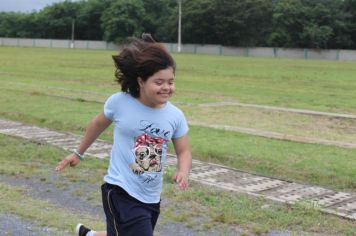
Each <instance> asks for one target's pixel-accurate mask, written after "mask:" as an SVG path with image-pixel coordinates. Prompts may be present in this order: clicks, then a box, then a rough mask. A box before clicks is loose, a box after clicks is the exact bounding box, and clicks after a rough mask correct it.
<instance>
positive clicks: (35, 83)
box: [0, 47, 356, 191]
mask: <svg viewBox="0 0 356 236" xmlns="http://www.w3.org/2000/svg"><path fill="white" fill-rule="evenodd" d="M115 53H116V52H113V51H93V50H67V49H46V48H43V49H39V48H10V47H0V60H1V61H2V62H3V63H1V64H0V82H1V83H0V108H1V109H0V117H1V118H5V119H10V120H17V121H21V122H24V123H28V124H34V125H38V126H41V127H48V128H50V129H55V130H59V131H66V132H73V133H77V134H83V131H84V129H85V127H86V125H87V123H88V122H89V121H90V119H92V117H94V115H96V114H97V113H98V112H100V111H101V110H102V106H103V105H102V102H103V101H105V99H106V98H107V97H108V96H109V95H110V94H111V93H113V92H115V91H118V90H119V86H118V85H117V84H115V83H114V82H113V78H114V77H113V73H114V68H113V65H112V61H111V55H113V54H115ZM174 57H175V59H176V60H177V64H178V69H177V93H176V95H175V96H174V97H173V101H174V102H188V103H193V104H197V103H206V102H216V101H241V102H248V103H259V104H268V105H277V106H285V107H295V108H298V107H299V108H308V109H315V110H325V111H342V112H355V113H356V99H353V98H355V96H356V95H355V93H354V91H356V90H355V86H356V73H355V72H356V66H355V65H356V64H355V63H353V62H338V61H337V62H336V61H305V60H281V59H261V58H238V57H222V56H206V55H188V54H187V55H184V54H178V55H177V54H176V55H174ZM330 94H333V96H331V97H332V99H331V97H330V96H329V95H330ZM88 101H92V102H88ZM180 106H181V107H182V109H183V110H184V111H185V112H186V113H187V116H188V118H189V119H194V120H200V121H206V122H208V123H219V124H222V125H236V126H244V127H251V128H260V129H264V130H271V131H278V132H282V133H287V134H298V135H301V136H303V135H306V136H312V137H313V136H314V137H319V138H330V139H335V140H339V141H350V142H351V141H353V140H356V134H355V132H354V130H355V123H354V122H353V121H338V120H334V119H327V118H325V119H324V118H315V117H314V118H310V117H305V116H301V115H295V114H281V113H279V114H276V113H275V112H265V113H263V114H262V113H261V112H256V111H251V110H249V109H240V108H236V107H230V108H226V107H221V108H201V107H200V108H199V106H192V107H189V106H184V105H180ZM239 119H240V120H239ZM333 126H335V127H333ZM314 128H315V129H314ZM190 136H191V138H190V140H191V144H192V150H193V156H194V158H197V159H201V160H206V161H211V162H215V163H219V164H223V165H227V166H230V167H234V168H237V169H242V170H247V171H251V172H255V173H258V174H264V175H269V176H275V177H280V178H284V179H290V180H298V181H302V182H305V183H311V184H317V185H322V186H325V187H329V188H333V189H338V190H350V191H355V188H356V186H355V183H356V159H355V158H353V157H354V156H355V150H353V149H344V148H336V147H331V146H322V145H310V144H301V143H294V142H287V141H278V140H270V139H267V138H260V137H256V136H252V135H243V134H239V133H237V132H228V131H222V130H213V129H209V128H204V127H199V126H191V130H190ZM101 138H102V139H105V140H108V141H111V140H112V131H111V129H108V130H107V131H105V132H104V134H103V135H102V136H101Z"/></svg>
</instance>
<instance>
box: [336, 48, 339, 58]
mask: <svg viewBox="0 0 356 236" xmlns="http://www.w3.org/2000/svg"><path fill="white" fill-rule="evenodd" d="M336 60H337V61H338V60H340V49H338V50H336Z"/></svg>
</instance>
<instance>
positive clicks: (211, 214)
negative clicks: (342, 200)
mask: <svg viewBox="0 0 356 236" xmlns="http://www.w3.org/2000/svg"><path fill="white" fill-rule="evenodd" d="M0 145H1V147H3V148H1V149H0V162H1V163H2V164H1V166H0V174H1V175H3V176H9V177H11V176H13V178H38V179H41V181H48V184H51V185H53V186H57V187H58V188H59V189H62V190H63V191H67V189H68V184H69V185H70V184H71V183H73V182H78V183H80V184H81V185H85V184H86V183H88V182H90V183H91V184H94V185H96V186H97V187H98V188H99V186H100V184H101V182H102V177H103V175H104V174H105V173H106V168H107V165H108V161H107V160H100V159H96V158H88V159H87V160H86V161H83V162H81V163H80V164H79V166H77V167H75V168H68V169H66V170H65V171H64V172H63V173H61V174H57V173H55V172H54V167H55V165H56V163H57V162H58V161H59V160H61V159H62V158H63V156H65V155H66V154H67V152H65V151H63V150H60V149H56V148H54V147H51V146H46V145H38V144H35V143H32V142H29V141H25V140H21V139H18V138H12V137H8V136H4V135H0ZM172 173H173V171H172V169H168V171H167V172H166V175H165V178H164V190H163V194H162V198H163V199H168V201H169V204H167V205H166V206H164V207H162V216H161V217H160V218H161V219H162V221H161V224H164V223H167V222H169V221H174V222H183V223H185V224H186V225H187V226H188V227H192V228H193V229H195V230H204V229H209V228H219V229H224V228H225V229H226V230H227V229H228V228H229V227H239V228H242V229H243V230H244V231H246V232H250V233H254V234H261V233H264V232H268V231H270V230H292V231H295V232H300V231H303V232H317V233H321V234H323V233H328V234H332V235H350V236H351V235H353V233H354V232H356V225H355V223H354V222H352V221H348V220H345V219H342V218H339V217H336V216H332V215H325V214H322V213H320V212H319V211H318V209H317V208H313V207H310V206H308V205H303V204H300V205H295V206H288V205H284V204H276V203H273V202H269V201H266V200H263V199H256V198H251V197H247V196H246V195H241V194H235V193H231V192H224V191H216V190H214V189H211V188H208V187H204V186H201V185H198V184H195V183H192V184H191V188H190V189H189V190H188V191H184V192H182V191H177V188H176V186H174V184H172V182H171V177H172ZM54 175H55V176H56V178H53V176H54ZM49 180H50V181H49ZM31 191H35V190H33V189H31V188H26V187H21V188H19V187H14V186H10V185H8V184H4V183H0V213H5V212H7V213H12V214H15V215H18V216H20V217H21V218H23V219H26V220H29V221H30V222H33V223H34V224H35V225H39V226H44V225H45V226H47V227H51V228H53V229H55V230H56V231H67V230H68V229H72V228H73V226H74V225H75V224H76V223H77V222H83V223H85V224H88V225H90V226H92V227H94V228H96V229H103V227H104V226H103V224H102V223H101V222H102V219H101V218H100V219H99V218H96V217H95V216H91V215H87V214H84V213H81V212H79V211H78V212H73V210H70V209H68V208H67V206H65V205H62V206H61V207H60V208H58V206H56V205H54V204H53V203H52V202H51V201H47V200H43V199H37V198H34V197H31V194H30V192H31ZM73 195H74V196H77V195H78V196H83V195H85V193H83V190H82V189H81V188H78V189H76V191H74V192H73ZM90 202H96V203H100V202H101V199H100V196H99V195H93V196H92V198H91V199H90ZM58 222H61V223H60V224H58Z"/></svg>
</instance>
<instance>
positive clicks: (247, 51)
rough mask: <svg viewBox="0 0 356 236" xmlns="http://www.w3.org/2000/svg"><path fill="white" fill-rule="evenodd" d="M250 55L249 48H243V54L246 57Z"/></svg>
mask: <svg viewBox="0 0 356 236" xmlns="http://www.w3.org/2000/svg"><path fill="white" fill-rule="evenodd" d="M249 55H250V49H249V48H245V56H246V57H248V56H249Z"/></svg>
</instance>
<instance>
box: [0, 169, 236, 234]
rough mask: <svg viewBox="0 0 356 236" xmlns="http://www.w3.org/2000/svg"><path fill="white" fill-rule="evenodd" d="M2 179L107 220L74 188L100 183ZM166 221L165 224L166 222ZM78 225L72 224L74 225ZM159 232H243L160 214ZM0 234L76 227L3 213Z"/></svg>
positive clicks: (90, 187) (88, 189) (89, 189)
mask: <svg viewBox="0 0 356 236" xmlns="http://www.w3.org/2000/svg"><path fill="white" fill-rule="evenodd" d="M0 182H2V183H6V184H10V185H13V186H21V187H23V188H26V189H30V190H31V191H29V195H30V196H31V197H33V198H36V199H42V200H47V201H49V202H51V203H52V204H54V205H58V206H59V207H61V208H64V207H65V208H66V209H68V210H74V211H76V212H80V213H83V214H91V215H93V216H97V217H98V218H102V219H103V221H104V219H105V217H104V212H103V210H102V207H101V203H98V204H97V205H94V204H93V203H92V202H89V201H87V200H86V199H85V198H86V196H87V195H86V194H81V195H78V194H75V191H76V190H77V189H78V188H80V189H81V190H83V191H84V192H87V193H88V194H90V193H92V192H93V191H99V186H96V185H93V184H89V183H71V184H69V185H66V186H65V187H64V188H58V187H57V186H56V183H58V182H59V177H58V176H57V175H53V176H51V177H50V179H48V180H45V181H43V180H40V179H36V178H18V177H15V176H7V175H0ZM168 204H170V203H169V201H168V200H166V199H164V200H162V203H161V206H162V208H163V207H164V206H165V205H168ZM163 222H164V223H163ZM74 227H75V226H73V228H74ZM156 232H157V233H158V234H159V235H160V236H165V235H171V236H173V235H174V236H194V235H206V236H213V235H234V236H235V235H240V232H241V231H239V230H238V229H236V228H231V229H228V230H227V232H226V229H225V230H224V231H222V230H220V229H218V228H216V227H215V228H214V229H211V230H201V229H199V230H194V229H191V228H188V227H187V226H186V225H185V224H184V223H177V222H170V221H167V220H166V219H163V216H162V215H161V216H160V218H159V221H158V224H157V226H156ZM0 235H14V236H17V235H18V236H20V235H21V236H22V235H23V236H26V235H31V236H32V235H33V236H35V235H36V236H37V235H39V236H42V235H74V232H73V229H68V231H67V232H58V231H56V229H51V228H47V227H41V226H39V225H38V224H36V223H35V222H29V221H27V220H23V219H21V218H19V217H18V216H16V215H13V214H7V213H5V214H0Z"/></svg>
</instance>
